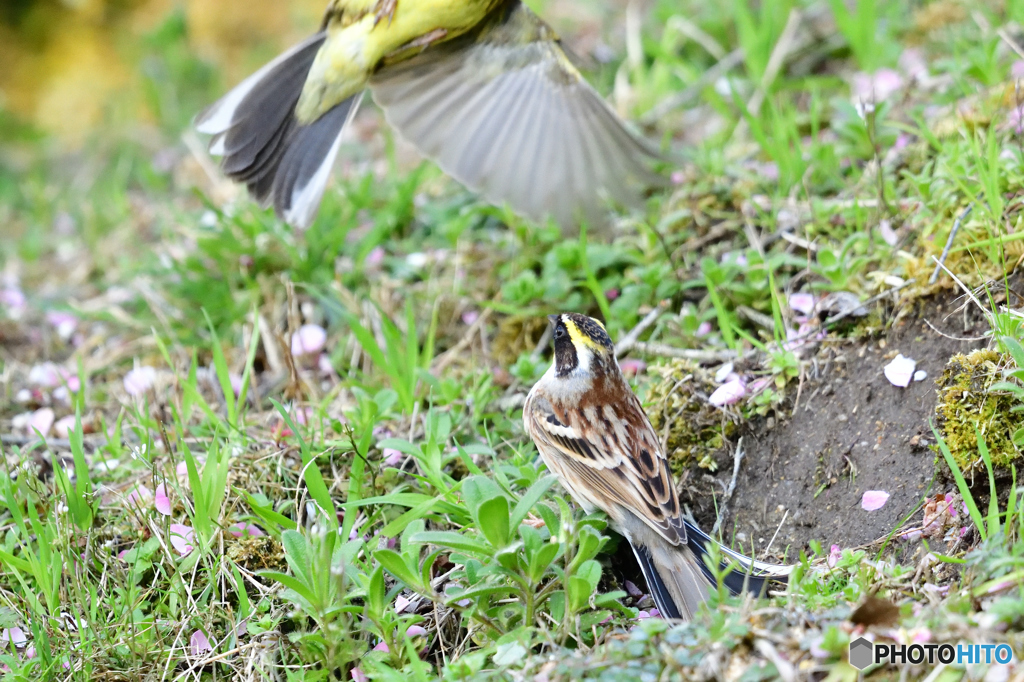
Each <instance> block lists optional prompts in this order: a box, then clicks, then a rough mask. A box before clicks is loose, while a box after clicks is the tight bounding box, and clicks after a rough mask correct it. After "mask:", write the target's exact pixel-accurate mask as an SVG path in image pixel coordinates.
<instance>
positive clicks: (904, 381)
mask: <svg viewBox="0 0 1024 682" xmlns="http://www.w3.org/2000/svg"><path fill="white" fill-rule="evenodd" d="M915 367H917V362H916V361H915V360H912V359H911V358H907V357H904V356H903V354H902V353H901V354H899V355H897V356H896V357H895V358H893V360H892V362H890V363H889V364H888V365H886V366H885V368H884V369H883V370H882V371H883V372H884V374H885V378H886V379H888V380H889V383H891V384H892V385H893V386H899V387H901V388H906V387H907V386H909V385H910V380H911V379H912V378H913V377H914V368H915Z"/></svg>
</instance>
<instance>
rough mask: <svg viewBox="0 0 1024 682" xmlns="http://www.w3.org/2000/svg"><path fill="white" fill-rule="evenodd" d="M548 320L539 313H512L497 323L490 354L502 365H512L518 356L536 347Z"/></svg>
mask: <svg viewBox="0 0 1024 682" xmlns="http://www.w3.org/2000/svg"><path fill="white" fill-rule="evenodd" d="M547 326H548V320H547V318H546V317H543V316H539V315H513V316H511V317H506V318H505V319H503V320H502V321H501V322H500V323H499V324H498V333H497V334H496V335H495V337H494V344H493V345H492V346H491V354H492V355H493V356H494V358H495V359H496V360H497V361H498V362H499V363H500V364H501V366H502V367H508V366H511V365H514V364H515V362H516V360H518V359H519V356H520V355H522V354H523V353H524V352H526V351H532V350H533V349H534V348H536V347H537V343H538V342H539V341H540V338H541V336H543V335H544V330H545V329H547Z"/></svg>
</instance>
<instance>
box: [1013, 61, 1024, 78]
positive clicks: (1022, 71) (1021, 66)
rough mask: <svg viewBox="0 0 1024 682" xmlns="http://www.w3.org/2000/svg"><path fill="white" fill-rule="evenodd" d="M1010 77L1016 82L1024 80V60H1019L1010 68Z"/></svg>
mask: <svg viewBox="0 0 1024 682" xmlns="http://www.w3.org/2000/svg"><path fill="white" fill-rule="evenodd" d="M1010 77H1011V78H1013V79H1014V80H1018V79H1021V78H1024V60H1020V59H1018V60H1017V61H1015V62H1014V63H1013V65H1011V66H1010Z"/></svg>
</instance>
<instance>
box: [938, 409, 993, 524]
mask: <svg viewBox="0 0 1024 682" xmlns="http://www.w3.org/2000/svg"><path fill="white" fill-rule="evenodd" d="M930 426H931V427H932V433H933V434H934V435H935V442H936V443H938V444H939V450H941V451H942V457H943V459H945V460H946V465H947V466H948V467H949V470H950V472H951V473H952V474H953V479H954V480H955V481H956V487H957V490H958V491H960V497H962V498H963V500H964V504H966V505H967V512H968V514H970V516H971V520H972V521H973V522H974V525H975V526H976V527H977V529H978V532H979V533H980V534H981V535H982V539H983V540H984V539H987V538H985V520H984V519H983V518H982V517H981V512H980V511H978V505H977V504H975V502H974V497H972V496H971V489H970V487H969V486H968V485H967V481H966V480H964V475H963V473H962V472H961V471H960V467H959V466H957V463H956V460H955V459H953V453H951V452H950V451H949V446H948V445H946V441H945V439H944V438H943V437H942V434H940V433H939V431H938V429H936V428H935V424H930Z"/></svg>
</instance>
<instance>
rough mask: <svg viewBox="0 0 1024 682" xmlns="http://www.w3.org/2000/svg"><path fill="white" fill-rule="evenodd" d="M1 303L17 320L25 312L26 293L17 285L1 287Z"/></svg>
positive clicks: (9, 315) (12, 317) (9, 314)
mask: <svg viewBox="0 0 1024 682" xmlns="http://www.w3.org/2000/svg"><path fill="white" fill-rule="evenodd" d="M0 304H2V305H3V306H4V307H5V308H7V316H8V317H10V318H11V319H12V320H17V319H18V318H20V317H21V314H22V313H23V312H25V308H26V305H25V294H23V293H22V292H21V289H19V288H18V287H17V286H8V287H6V288H4V289H0Z"/></svg>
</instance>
